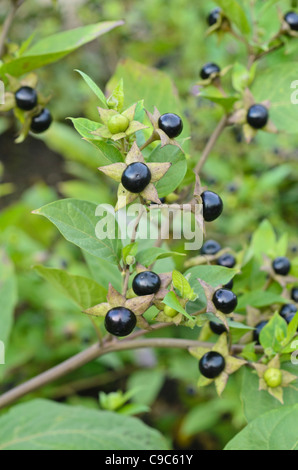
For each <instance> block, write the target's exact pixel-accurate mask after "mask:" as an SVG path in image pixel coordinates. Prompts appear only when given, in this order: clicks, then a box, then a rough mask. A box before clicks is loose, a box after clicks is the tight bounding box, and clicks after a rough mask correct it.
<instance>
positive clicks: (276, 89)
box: [252, 62, 298, 134]
mask: <svg viewBox="0 0 298 470" xmlns="http://www.w3.org/2000/svg"><path fill="white" fill-rule="evenodd" d="M297 77H298V64H297V62H287V63H284V64H283V66H282V67H280V64H277V65H273V66H271V67H270V68H269V69H268V70H266V71H264V72H263V73H262V74H261V76H260V77H257V78H256V81H255V83H254V86H253V87H252V93H253V95H254V97H255V100H256V101H257V102H261V101H263V100H269V101H270V103H271V108H270V111H269V112H270V118H271V120H272V121H273V122H274V124H275V126H276V127H277V128H278V130H280V131H285V132H288V133H293V134H294V133H296V132H297V126H296V122H297V119H298V106H297V105H295V104H294V103H293V102H292V100H291V98H292V94H294V92H295V89H293V88H291V84H292V83H294V82H295V81H296V80H297ZM296 90H297V89H296ZM293 97H294V96H293Z"/></svg>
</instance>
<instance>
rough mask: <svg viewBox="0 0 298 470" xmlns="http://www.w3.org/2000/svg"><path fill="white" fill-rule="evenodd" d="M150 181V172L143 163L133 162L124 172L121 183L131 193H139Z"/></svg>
mask: <svg viewBox="0 0 298 470" xmlns="http://www.w3.org/2000/svg"><path fill="white" fill-rule="evenodd" d="M150 181H151V172H150V170H149V168H148V167H147V165H145V163H141V162H135V163H131V164H130V165H128V167H127V168H126V169H125V170H124V172H123V174H122V178H121V183H122V184H123V186H124V188H125V189H127V191H130V192H131V193H141V192H142V191H143V190H144V189H145V188H146V186H148V184H149V183H150Z"/></svg>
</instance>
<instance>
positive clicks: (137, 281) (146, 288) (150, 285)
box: [132, 271, 161, 295]
mask: <svg viewBox="0 0 298 470" xmlns="http://www.w3.org/2000/svg"><path fill="white" fill-rule="evenodd" d="M160 286H161V281H160V277H159V276H158V275H157V274H155V273H153V272H152V271H144V272H142V273H140V274H137V275H136V277H135V278H134V280H133V282H132V288H133V291H134V293H135V294H137V295H151V294H155V293H156V292H157V291H158V290H159V289H160Z"/></svg>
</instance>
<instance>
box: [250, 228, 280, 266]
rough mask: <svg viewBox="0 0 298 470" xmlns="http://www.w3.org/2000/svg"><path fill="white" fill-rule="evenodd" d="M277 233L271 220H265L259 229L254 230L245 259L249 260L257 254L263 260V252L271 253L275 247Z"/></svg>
mask: <svg viewBox="0 0 298 470" xmlns="http://www.w3.org/2000/svg"><path fill="white" fill-rule="evenodd" d="M275 244H276V235H275V231H274V228H273V226H272V225H271V223H270V222H269V220H263V222H262V223H261V224H260V226H259V227H258V228H257V230H256V231H255V232H254V234H253V236H252V239H251V243H250V247H249V250H248V253H247V254H246V257H245V259H246V260H249V259H250V258H251V257H252V256H256V257H257V258H258V259H260V260H262V259H263V257H262V255H263V254H267V255H270V253H271V252H272V251H274V249H275Z"/></svg>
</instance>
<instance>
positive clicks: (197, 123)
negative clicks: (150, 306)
mask: <svg viewBox="0 0 298 470" xmlns="http://www.w3.org/2000/svg"><path fill="white" fill-rule="evenodd" d="M1 3H2V8H1V13H0V22H1V23H3V21H4V18H5V14H6V11H7V7H8V1H4V0H3V1H2V2H1ZM243 3H246V2H243ZM282 3H283V5H282V9H284V10H285V11H286V10H288V9H289V7H290V5H291V2H290V1H288V0H285V1H283V2H282ZM214 7H215V4H213V3H212V2H211V1H206V2H193V1H191V0H171V2H169V1H167V0H143V1H136V0H121V1H120V0H109V1H98V0H89V1H88V0H76V1H74V0H73V1H68V0H64V1H62V0H61V1H57V2H51V1H49V0H48V1H46V0H38V1H37V0H36V1H35V0H28V1H26V2H25V4H24V6H23V7H22V8H21V9H20V11H19V14H18V17H17V19H16V21H15V23H14V25H13V28H12V30H11V34H10V40H11V42H12V44H13V43H14V42H15V43H21V42H22V41H24V40H25V39H26V38H27V37H28V36H30V35H31V34H32V32H33V31H34V30H36V31H37V32H36V38H38V37H42V36H46V35H49V34H52V33H55V32H57V31H60V30H65V29H69V28H73V27H77V26H80V25H85V24H90V23H95V22H98V21H104V20H119V19H124V20H125V25H124V26H122V27H120V28H117V29H116V30H114V31H112V32H110V33H108V34H107V35H105V36H103V37H101V38H100V39H99V40H96V41H94V42H92V43H91V44H89V45H87V46H84V47H83V48H82V49H80V50H79V51H77V52H75V53H73V54H71V55H70V56H69V57H67V58H65V59H63V61H61V62H58V63H57V64H55V65H49V66H47V67H45V68H44V69H42V70H40V71H39V72H38V76H39V89H40V90H41V91H42V93H43V94H45V95H48V94H50V95H52V100H51V102H50V105H49V107H50V109H51V111H52V113H53V115H54V118H55V121H56V123H55V125H54V126H53V128H52V130H51V131H49V132H48V133H47V135H46V136H45V137H42V138H40V139H36V138H33V137H31V136H29V137H28V139H27V140H26V141H25V143H24V144H22V145H16V144H15V143H14V137H15V135H16V132H17V129H16V123H15V119H14V117H13V116H12V115H11V116H10V115H9V116H5V117H4V116H0V132H1V135H0V183H1V184H0V209H1V213H0V227H1V228H0V244H1V245H2V246H3V247H4V248H5V250H6V251H7V253H8V254H9V256H10V257H11V259H12V261H13V263H14V266H15V270H16V273H17V289H18V298H19V300H18V305H17V309H16V315H15V325H14V328H13V331H12V336H11V341H10V346H9V348H8V351H7V360H6V365H5V366H3V367H1V369H0V374H1V384H0V393H2V392H4V391H5V390H7V389H10V388H11V387H12V386H13V385H15V384H17V383H20V382H21V381H23V380H25V379H27V378H28V377H31V376H33V375H35V374H38V373H40V372H42V371H44V370H46V369H47V368H49V367H51V366H53V365H55V364H56V363H59V362H61V361H62V360H64V359H66V358H68V357H69V356H70V355H72V354H75V353H76V352H79V351H81V350H83V349H84V348H85V347H86V346H87V345H89V344H92V343H93V342H94V341H95V340H96V337H95V334H94V331H93V328H92V325H91V323H90V322H89V319H88V318H86V317H85V316H84V315H81V314H80V312H79V309H78V308H77V307H76V306H73V305H72V304H71V303H70V302H69V301H68V300H67V299H65V297H63V296H62V295H61V294H60V293H59V292H58V291H57V290H55V289H54V288H52V287H50V286H49V285H48V284H47V283H46V282H45V281H43V280H42V279H40V277H39V276H38V275H37V274H36V273H35V272H34V271H33V270H32V269H31V267H32V266H33V265H35V264H41V263H45V264H47V265H48V266H53V267H57V268H64V269H67V270H68V271H69V272H70V273H73V274H80V275H85V276H87V277H88V276H90V273H89V270H88V267H87V265H86V263H85V260H84V259H83V258H82V255H81V252H80V251H79V250H78V249H77V248H76V247H74V246H72V245H69V244H67V243H66V242H65V241H64V240H63V239H62V237H61V236H60V235H59V234H58V232H57V230H56V229H55V228H54V227H53V226H52V225H51V224H50V223H48V222H47V221H45V220H43V219H42V218H38V217H35V216H33V215H30V212H31V211H32V210H33V209H36V208H38V207H41V206H42V205H44V204H46V203H48V202H51V201H54V200H56V199H58V198H60V197H76V198H79V199H85V200H90V201H95V202H111V203H114V202H115V196H114V194H113V188H112V187H111V188H109V187H107V186H106V185H104V184H103V179H102V177H101V176H100V174H99V173H98V172H97V171H96V170H95V166H94V162H95V161H96V152H97V151H96V149H93V148H92V147H91V146H89V145H88V144H87V143H85V142H83V141H82V140H81V139H80V137H79V136H78V134H77V133H76V132H75V131H74V130H73V127H72V124H71V122H70V121H69V120H67V118H68V117H69V116H71V117H84V116H85V117H88V118H89V119H93V120H98V115H97V110H96V106H97V103H96V102H95V100H94V97H93V96H92V94H91V93H90V91H89V89H88V87H87V86H86V85H85V83H84V82H83V81H82V80H81V78H80V77H79V75H78V74H77V73H76V72H75V71H74V69H80V70H83V71H84V72H86V73H87V74H88V75H90V76H91V77H92V78H93V80H94V81H95V82H97V83H98V85H99V86H100V87H101V88H102V89H104V87H105V85H106V83H107V82H108V81H109V80H110V78H111V76H112V75H113V74H114V72H115V70H116V67H117V64H118V62H119V61H120V60H123V59H126V58H130V59H133V60H135V61H138V62H141V63H142V64H144V65H147V66H151V67H155V68H158V69H159V70H162V71H164V72H166V73H167V74H168V75H169V76H170V77H171V78H172V80H173V81H174V82H175V85H176V87H177V90H178V93H179V95H180V98H181V102H182V105H183V110H184V116H183V119H184V120H185V121H186V120H189V123H190V126H191V136H192V140H191V143H190V149H191V150H190V158H192V159H194V160H195V161H197V160H198V158H199V155H200V151H201V150H202V148H203V147H204V144H205V143H206V140H207V139H208V136H209V135H210V133H211V132H212V130H213V129H214V127H215V126H216V124H217V122H218V120H219V119H220V116H221V113H222V111H221V109H220V108H219V107H217V106H215V105H212V104H210V103H209V102H207V101H206V100H203V99H201V98H200V99H199V98H197V97H195V96H194V94H193V89H194V85H195V83H196V81H197V80H198V74H199V70H200V69H201V67H202V66H203V65H204V63H205V62H207V61H212V62H217V63H218V64H220V65H221V67H222V68H223V67H225V66H226V65H229V64H233V63H234V62H236V61H238V62H240V63H245V62H246V59H245V48H244V46H243V45H242V44H241V43H238V42H237V41H235V39H233V38H232V37H231V36H226V37H225V38H224V39H223V41H222V42H221V44H220V46H219V44H218V41H217V38H216V36H211V37H209V38H208V39H206V37H205V32H206V16H207V14H208V12H209V11H210V10H211V9H212V8H214ZM261 21H262V19H261ZM277 21H278V18H277V17H276V18H274V17H273V16H270V18H269V17H268V16H267V17H266V18H265V19H264V20H263V23H264V24H262V26H263V28H264V31H266V33H269V32H270V31H274V30H276V25H277ZM297 51H298V46H297V48H296V49H295V48H293V50H292V52H291V54H289V55H287V56H285V55H284V53H283V51H278V52H276V53H274V54H273V55H272V56H270V58H268V59H266V60H264V61H263V62H262V63H261V64H260V65H259V68H258V74H260V75H261V74H262V72H263V70H265V69H266V67H268V66H271V65H275V64H280V65H281V66H282V63H283V62H285V61H295V59H296V58H297ZM297 78H298V77H297ZM125 85H126V84H125V83H124V86H125ZM138 99H142V96H140V97H138ZM159 99H160V98H159ZM169 111H170V110H169ZM297 144H298V135H297V134H291V135H286V134H283V133H281V134H279V135H272V134H265V133H259V134H258V136H257V137H256V138H255V140H254V141H253V143H252V144H251V145H249V146H248V145H247V144H246V143H245V142H244V141H243V137H242V133H241V130H240V129H239V130H238V129H237V128H236V129H235V128H234V129H231V130H227V131H226V133H225V134H224V135H223V136H222V138H221V139H220V141H219V143H218V145H217V146H216V148H215V149H214V151H213V152H212V155H211V157H210V159H209V160H208V162H207V164H206V166H205V167H204V172H203V182H204V184H205V185H207V186H208V188H209V189H211V190H213V191H216V192H218V193H219V194H220V195H221V196H222V198H223V200H224V204H225V211H224V214H223V216H222V217H221V218H220V219H218V221H216V222H215V223H214V224H212V226H211V228H210V229H209V230H208V238H214V239H216V240H218V241H219V242H220V243H221V244H222V245H223V246H231V247H232V248H233V249H239V248H241V246H243V245H244V244H246V243H247V242H248V240H249V238H250V236H251V234H252V233H253V231H254V230H255V229H256V227H258V225H259V224H260V222H261V221H262V220H263V219H265V218H267V219H269V220H270V221H271V223H272V224H273V226H274V227H275V229H276V232H277V233H278V234H279V235H282V234H283V233H285V232H287V233H288V234H289V238H290V247H291V250H292V252H296V251H297V249H298V245H297V207H298V191H297V175H298V151H297V148H298V145H297ZM170 267H171V266H169V268H170ZM164 269H165V268H164ZM115 287H117V286H115ZM162 334H163V335H164V332H163V333H162ZM166 334H168V335H169V336H171V335H175V336H176V337H179V336H180V337H184V336H187V337H191V336H192V335H193V337H195V335H196V333H195V332H189V331H186V332H185V331H184V329H183V328H174V329H173V330H171V329H169V330H168V331H167V332H166ZM196 378H197V364H196V361H195V360H194V359H193V358H191V357H189V355H188V354H187V353H186V352H184V351H172V350H169V351H140V352H125V353H121V354H110V355H108V356H106V357H103V358H101V359H99V360H98V361H95V362H93V363H91V364H89V365H87V366H85V367H83V368H82V369H80V370H78V371H77V372H75V373H73V374H70V375H69V376H67V377H65V378H64V379H63V380H61V381H60V382H58V383H55V384H53V385H51V386H48V387H45V388H44V389H42V390H41V391H38V392H36V394H34V396H43V397H48V398H52V399H55V400H61V401H66V402H68V403H70V404H83V405H85V406H90V407H98V400H97V397H98V392H99V390H101V391H104V392H106V393H108V392H111V391H116V390H119V389H121V390H123V391H125V390H130V389H132V388H134V387H136V386H139V385H144V383H145V384H146V388H145V389H144V391H143V392H142V393H139V394H136V395H135V396H134V398H133V400H134V402H136V403H139V404H141V405H148V406H151V407H152V408H151V411H150V412H147V413H144V414H142V418H143V419H144V420H145V421H146V422H147V423H149V424H150V425H152V426H153V427H156V428H158V429H159V430H161V431H162V432H163V433H164V434H165V435H167V436H168V437H169V438H170V439H171V440H173V441H174V444H175V447H177V448H180V449H183V448H185V449H186V448H187V449H192V448H193V449H220V448H223V446H224V445H225V443H226V442H228V441H229V440H230V439H231V438H232V437H233V435H234V434H235V433H237V432H238V431H239V430H240V429H241V427H242V426H243V425H244V424H245V420H244V417H243V414H242V409H241V403H240V400H239V393H238V390H239V380H240V378H239V377H236V378H234V377H232V379H231V381H230V382H229V385H228V388H227V390H226V391H225V393H224V398H223V400H222V401H220V402H219V401H218V400H216V396H215V391H214V389H213V388H208V389H206V390H200V391H198V390H197V389H196V387H195V383H196ZM149 384H150V385H149ZM28 398H32V396H31V397H27V398H26V399H28Z"/></svg>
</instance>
